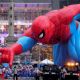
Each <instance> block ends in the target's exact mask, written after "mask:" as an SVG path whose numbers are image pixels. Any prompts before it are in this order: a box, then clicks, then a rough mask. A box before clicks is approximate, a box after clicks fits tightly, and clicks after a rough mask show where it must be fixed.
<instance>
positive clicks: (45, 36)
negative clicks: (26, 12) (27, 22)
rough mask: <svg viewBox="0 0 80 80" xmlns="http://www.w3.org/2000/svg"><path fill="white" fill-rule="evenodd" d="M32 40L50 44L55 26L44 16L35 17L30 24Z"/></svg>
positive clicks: (52, 40)
mask: <svg viewBox="0 0 80 80" xmlns="http://www.w3.org/2000/svg"><path fill="white" fill-rule="evenodd" d="M32 32H33V36H34V38H35V39H36V40H37V41H39V42H42V43H45V44H52V43H53V42H54V36H55V25H54V24H53V23H52V22H51V21H50V20H49V18H48V17H46V16H39V17H37V18H36V19H35V20H34V21H33V24H32Z"/></svg>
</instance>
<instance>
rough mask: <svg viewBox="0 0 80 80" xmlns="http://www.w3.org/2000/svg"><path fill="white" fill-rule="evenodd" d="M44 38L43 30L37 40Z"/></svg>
mask: <svg viewBox="0 0 80 80" xmlns="http://www.w3.org/2000/svg"><path fill="white" fill-rule="evenodd" d="M44 36H45V32H44V30H43V31H42V32H41V33H40V34H39V39H41V38H43V37H44Z"/></svg>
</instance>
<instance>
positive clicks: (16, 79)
mask: <svg viewBox="0 0 80 80" xmlns="http://www.w3.org/2000/svg"><path fill="white" fill-rule="evenodd" d="M13 72H14V75H13V79H14V80H18V75H17V67H16V66H14V69H13Z"/></svg>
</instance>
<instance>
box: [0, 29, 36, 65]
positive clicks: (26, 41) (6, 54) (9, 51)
mask: <svg viewBox="0 0 80 80" xmlns="http://www.w3.org/2000/svg"><path fill="white" fill-rule="evenodd" d="M27 32H28V33H24V34H23V36H22V37H21V38H19V39H18V41H17V42H16V43H15V44H13V45H12V46H11V47H10V48H0V53H1V55H0V64H2V63H9V65H10V66H12V63H13V59H14V55H19V54H21V53H22V52H25V51H27V50H29V49H31V48H32V47H33V46H34V45H35V44H36V42H37V41H36V40H34V39H33V38H32V35H31V30H28V31H27Z"/></svg>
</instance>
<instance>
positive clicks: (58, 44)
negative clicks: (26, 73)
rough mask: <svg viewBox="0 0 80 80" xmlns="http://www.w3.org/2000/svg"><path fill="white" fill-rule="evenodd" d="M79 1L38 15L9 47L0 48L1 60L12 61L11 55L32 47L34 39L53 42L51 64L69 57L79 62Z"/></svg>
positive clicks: (47, 42)
mask: <svg viewBox="0 0 80 80" xmlns="http://www.w3.org/2000/svg"><path fill="white" fill-rule="evenodd" d="M79 21H80V4H76V5H70V6H67V7H65V8H63V9H59V10H53V11H51V12H48V13H47V14H45V15H41V16H39V17H37V18H36V19H35V20H34V21H33V23H32V27H31V28H29V29H28V30H27V31H26V32H25V33H24V34H23V36H22V37H21V38H19V40H18V41H17V42H16V43H15V44H14V45H12V47H11V48H0V52H1V53H2V55H1V58H0V63H4V62H7V63H9V64H10V66H11V65H12V61H13V57H14V55H17V54H20V53H22V52H24V51H27V50H29V49H31V48H32V47H33V46H34V45H35V44H36V43H37V42H41V43H43V44H52V45H53V56H54V64H57V65H63V64H65V62H66V61H68V60H69V59H72V60H75V61H78V62H80V23H79Z"/></svg>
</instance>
